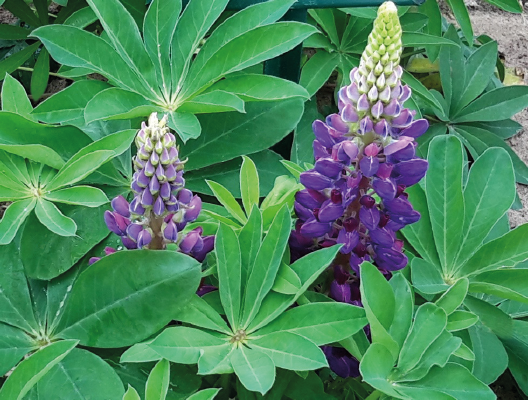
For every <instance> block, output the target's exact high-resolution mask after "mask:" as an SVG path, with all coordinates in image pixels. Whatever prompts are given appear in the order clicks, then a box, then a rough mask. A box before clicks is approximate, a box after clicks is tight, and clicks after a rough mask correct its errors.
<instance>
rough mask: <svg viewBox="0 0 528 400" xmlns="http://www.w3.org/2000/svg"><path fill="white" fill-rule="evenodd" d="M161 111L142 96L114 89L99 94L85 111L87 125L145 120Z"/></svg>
mask: <svg viewBox="0 0 528 400" xmlns="http://www.w3.org/2000/svg"><path fill="white" fill-rule="evenodd" d="M158 110H160V107H159V106H156V105H154V104H153V103H151V102H150V101H149V100H147V99H146V98H145V97H143V96H142V95H140V94H137V93H134V92H131V91H129V90H125V89H120V88H117V87H112V88H108V89H104V90H102V91H100V92H98V93H97V94H96V95H95V96H93V98H92V99H91V100H90V101H88V103H87V104H86V108H85V110H84V118H85V121H86V124H89V123H90V122H93V121H97V120H109V119H129V118H137V117H141V118H145V117H148V115H150V113H152V112H153V111H158Z"/></svg>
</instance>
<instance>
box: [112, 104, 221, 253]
mask: <svg viewBox="0 0 528 400" xmlns="http://www.w3.org/2000/svg"><path fill="white" fill-rule="evenodd" d="M136 146H137V149H138V152H137V154H136V156H134V158H133V163H134V169H135V173H134V176H133V178H132V184H131V188H132V192H133V193H134V198H133V200H132V201H131V203H130V204H129V203H128V201H127V200H126V199H125V198H124V197H123V196H118V197H116V198H115V199H114V200H112V203H111V204H112V208H113V211H106V212H105V222H106V224H107V225H108V228H109V229H110V230H111V231H112V232H114V233H115V234H117V235H119V236H121V240H122V242H123V245H124V246H125V247H126V248H127V249H137V248H140V249H141V248H148V249H164V248H166V245H167V244H168V243H176V244H177V245H179V248H180V251H182V252H184V253H187V254H189V255H191V256H193V257H195V258H196V259H199V261H203V259H204V258H205V255H206V253H207V252H209V251H211V249H212V246H211V245H210V243H213V242H214V241H211V239H208V238H202V230H201V229H198V228H197V229H194V230H193V231H191V232H190V233H188V234H187V235H182V234H181V231H182V230H183V229H184V228H185V226H186V225H187V224H188V223H190V222H193V221H195V220H196V219H197V218H198V215H199V214H200V211H201V209H202V201H201V199H200V197H198V196H196V195H193V193H192V192H191V191H190V190H188V189H185V188H184V184H185V180H184V179H183V165H184V162H182V161H180V159H179V156H178V149H177V148H176V138H175V136H174V135H173V134H172V133H171V132H170V130H169V128H168V127H167V116H166V115H165V116H164V117H163V118H162V119H161V120H159V119H158V115H157V113H152V114H151V115H150V117H149V119H148V124H145V123H144V122H143V123H142V124H141V129H140V130H139V132H138V134H137V136H136ZM204 243H207V246H205V245H204ZM191 244H192V245H191Z"/></svg>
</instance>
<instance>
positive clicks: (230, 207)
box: [206, 180, 247, 224]
mask: <svg viewBox="0 0 528 400" xmlns="http://www.w3.org/2000/svg"><path fill="white" fill-rule="evenodd" d="M206 182H207V185H208V186H209V188H210V189H211V190H212V191H213V194H214V196H215V197H216V198H217V200H218V201H219V202H220V204H222V205H223V206H224V207H225V208H226V210H227V211H229V213H230V214H231V215H232V216H233V217H234V218H235V219H236V220H237V221H239V222H240V223H241V224H245V223H246V222H247V218H246V215H245V214H244V211H243V210H242V207H240V205H239V204H238V203H237V201H236V199H235V198H234V197H233V195H232V194H231V193H229V191H228V190H227V189H226V188H225V187H223V186H222V185H220V184H219V183H216V182H212V181H207V180H206Z"/></svg>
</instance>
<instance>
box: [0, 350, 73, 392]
mask: <svg viewBox="0 0 528 400" xmlns="http://www.w3.org/2000/svg"><path fill="white" fill-rule="evenodd" d="M77 343H79V341H78V340H62V341H59V342H56V343H52V344H49V345H48V346H46V347H43V348H42V349H40V350H39V351H37V352H36V353H34V354H32V355H31V356H30V357H28V358H27V359H25V360H24V361H22V362H21V363H20V364H19V365H18V366H17V368H15V370H14V371H13V373H12V374H11V375H10V376H9V378H8V379H7V380H6V381H5V383H4V385H3V386H2V388H1V389H0V399H1V400H15V399H16V400H22V399H23V398H24V396H25V395H26V394H27V393H28V392H29V391H30V390H31V388H32V387H33V386H34V385H35V384H36V383H37V382H38V381H39V380H40V379H41V378H42V377H43V376H44V375H45V374H46V373H47V372H48V371H49V370H50V369H51V368H52V367H53V366H54V365H56V364H57V363H59V362H60V361H61V360H62V359H63V358H64V357H66V355H68V353H69V352H70V351H72V349H73V348H74V347H75V346H76V345H77Z"/></svg>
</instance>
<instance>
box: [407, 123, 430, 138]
mask: <svg viewBox="0 0 528 400" xmlns="http://www.w3.org/2000/svg"><path fill="white" fill-rule="evenodd" d="M427 129H429V121H427V120H426V119H417V120H416V121H413V123H412V124H411V126H409V127H408V128H405V129H404V130H403V131H401V135H402V136H410V137H413V138H417V137H419V136H421V135H423V134H424V133H425V132H426V131H427Z"/></svg>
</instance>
